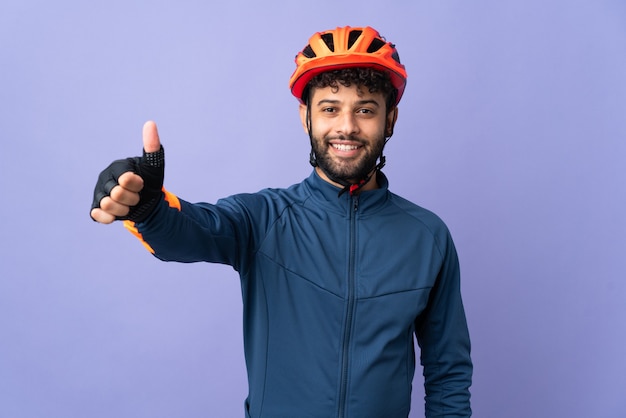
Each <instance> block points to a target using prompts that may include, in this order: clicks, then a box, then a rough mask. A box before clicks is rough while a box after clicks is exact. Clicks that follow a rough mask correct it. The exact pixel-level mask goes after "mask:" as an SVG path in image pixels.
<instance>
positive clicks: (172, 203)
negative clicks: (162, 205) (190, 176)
mask: <svg viewBox="0 0 626 418" xmlns="http://www.w3.org/2000/svg"><path fill="white" fill-rule="evenodd" d="M162 190H163V194H164V195H165V196H164V198H165V201H166V202H167V204H168V205H169V207H171V208H175V209H178V211H180V210H181V205H180V200H178V197H177V196H176V195H175V194H173V193H170V192H168V191H167V190H165V189H162ZM124 228H126V229H127V230H128V231H130V233H131V234H133V235H134V236H135V237H137V239H139V241H141V243H142V244H143V246H144V247H146V249H147V250H148V251H150V253H152V254H154V249H153V248H152V247H151V246H150V244H148V243H147V242H146V241H145V240H144V239H143V235H141V232H139V230H138V229H137V226H136V224H135V222H133V221H124Z"/></svg>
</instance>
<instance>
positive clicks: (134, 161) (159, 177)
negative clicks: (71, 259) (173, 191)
mask: <svg viewBox="0 0 626 418" xmlns="http://www.w3.org/2000/svg"><path fill="white" fill-rule="evenodd" d="M143 149H144V155H143V157H136V158H128V159H126V160H117V161H114V162H113V163H112V164H111V165H110V166H109V167H107V168H106V169H105V170H104V171H103V172H102V173H100V177H99V178H98V182H97V184H96V188H95V190H94V201H93V204H92V209H91V212H90V215H91V218H92V219H93V220H94V221H96V222H100V223H103V224H110V223H112V222H113V221H115V220H123V219H130V220H132V221H141V220H143V219H144V218H145V217H147V215H149V213H150V211H151V210H152V209H153V208H154V207H155V206H156V203H157V200H158V197H159V196H160V193H161V188H162V186H163V172H164V162H163V161H158V162H157V161H153V160H152V159H151V158H147V157H150V155H147V154H151V153H158V152H159V151H161V149H162V147H161V141H160V139H159V133H158V131H157V126H156V124H155V123H154V122H151V121H150V122H146V123H145V124H144V126H143ZM152 155H155V154H152ZM161 157H162V156H161ZM144 188H145V189H144Z"/></svg>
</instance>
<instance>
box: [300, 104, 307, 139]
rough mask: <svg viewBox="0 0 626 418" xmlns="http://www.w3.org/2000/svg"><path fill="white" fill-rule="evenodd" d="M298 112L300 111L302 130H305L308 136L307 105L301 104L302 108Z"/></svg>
mask: <svg viewBox="0 0 626 418" xmlns="http://www.w3.org/2000/svg"><path fill="white" fill-rule="evenodd" d="M298 110H299V111H300V121H301V122H302V128H303V129H304V132H305V133H306V134H307V135H308V134H309V130H308V129H307V123H306V118H307V114H306V113H307V112H306V105H305V104H302V103H300V108H299V109H298Z"/></svg>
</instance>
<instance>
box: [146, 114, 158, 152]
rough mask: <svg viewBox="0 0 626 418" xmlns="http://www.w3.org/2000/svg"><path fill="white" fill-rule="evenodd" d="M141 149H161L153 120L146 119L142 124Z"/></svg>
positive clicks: (155, 150)
mask: <svg viewBox="0 0 626 418" xmlns="http://www.w3.org/2000/svg"><path fill="white" fill-rule="evenodd" d="M143 149H144V151H145V152H157V151H158V150H160V149H161V140H160V139H159V132H158V131H157V126H156V123H154V122H153V121H148V122H146V123H145V124H144V125H143Z"/></svg>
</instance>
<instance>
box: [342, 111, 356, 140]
mask: <svg viewBox="0 0 626 418" xmlns="http://www.w3.org/2000/svg"><path fill="white" fill-rule="evenodd" d="M358 131H359V124H358V122H357V120H356V117H355V115H354V113H352V112H343V114H342V115H341V116H340V117H339V119H338V120H337V133H339V134H344V135H346V136H350V135H354V134H356V133H358Z"/></svg>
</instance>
